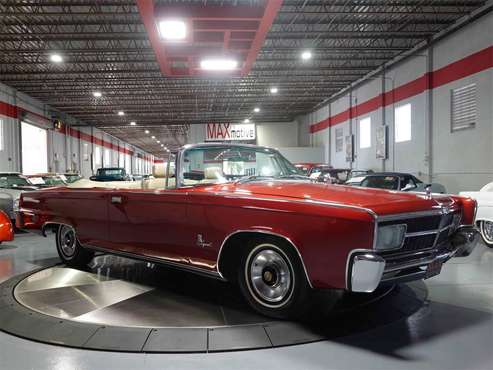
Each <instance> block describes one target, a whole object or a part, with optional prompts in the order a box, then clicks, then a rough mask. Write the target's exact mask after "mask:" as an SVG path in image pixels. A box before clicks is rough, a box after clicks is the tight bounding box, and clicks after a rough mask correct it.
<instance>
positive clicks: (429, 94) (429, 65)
mask: <svg viewBox="0 0 493 370" xmlns="http://www.w3.org/2000/svg"><path fill="white" fill-rule="evenodd" d="M425 73H426V74H425V79H426V89H427V90H426V92H425V123H426V140H425V142H426V155H425V158H424V159H425V163H426V164H427V165H428V174H427V175H428V182H430V183H431V182H433V45H429V46H428V53H427V55H426V72H425Z"/></svg>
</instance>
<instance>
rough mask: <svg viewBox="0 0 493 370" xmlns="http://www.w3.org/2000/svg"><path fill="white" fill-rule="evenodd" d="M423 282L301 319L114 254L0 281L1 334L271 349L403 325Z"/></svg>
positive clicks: (225, 288) (136, 346)
mask: <svg viewBox="0 0 493 370" xmlns="http://www.w3.org/2000/svg"><path fill="white" fill-rule="evenodd" d="M426 294H427V293H426V287H425V285H424V284H423V283H422V282H418V283H411V284H402V285H399V286H396V287H394V286H387V287H382V288H379V289H378V290H377V291H376V292H375V293H373V294H351V295H347V296H346V297H344V298H343V299H342V300H341V301H340V302H339V304H338V305H337V306H336V308H335V309H334V310H332V311H331V312H325V310H324V303H323V302H324V297H323V293H321V294H319V297H317V307H318V309H317V311H316V312H314V313H313V314H311V315H310V318H309V320H305V321H303V322H289V321H279V320H273V319H271V318H268V317H265V316H261V315H259V314H256V313H255V312H254V311H252V310H251V309H250V308H249V307H248V305H247V304H246V302H244V301H243V298H242V297H241V295H240V293H239V292H238V290H237V289H236V288H235V287H234V286H233V285H232V284H228V283H224V282H221V281H216V280H212V279H208V278H204V277H200V276H196V275H192V274H189V273H186V272H181V271H176V270H171V269H166V268H163V267H160V266H158V265H155V264H151V263H145V262H138V261H135V260H130V259H126V258H121V257H116V256H112V255H102V256H97V257H96V258H95V259H94V260H93V261H92V263H91V264H90V266H89V267H88V268H87V270H86V271H82V270H76V269H72V268H68V267H65V266H63V265H56V266H53V267H50V268H47V269H42V270H38V271H35V272H30V273H28V274H24V275H20V276H17V277H14V278H12V279H10V280H8V281H6V282H4V283H2V284H0V330H3V331H5V332H8V333H11V334H14V335H17V336H20V337H23V338H27V339H31V340H36V341H40V342H46V343H51V344H58V345H65V346H70V347H77V348H87V349H99V350H113V351H129V352H217V351H232V350H246V349H258V348H272V347H277V346H286V345H294V344H302V343H309V342H314V341H319V340H325V339H331V338H336V337H341V336H346V335H351V334H357V333H360V332H363V331H366V330H369V329H371V328H375V327H377V326H381V325H385V324H388V323H390V322H393V321H396V320H401V319H405V318H407V317H408V316H409V315H411V314H412V313H414V312H416V311H417V310H418V309H419V308H420V307H421V306H422V305H423V302H424V300H425V299H426Z"/></svg>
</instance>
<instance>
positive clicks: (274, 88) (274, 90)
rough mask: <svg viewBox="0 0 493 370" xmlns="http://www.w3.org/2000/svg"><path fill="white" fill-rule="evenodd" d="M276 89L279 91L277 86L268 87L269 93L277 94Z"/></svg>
mask: <svg viewBox="0 0 493 370" xmlns="http://www.w3.org/2000/svg"><path fill="white" fill-rule="evenodd" d="M278 91H279V89H278V88H277V87H271V88H270V93H271V94H277V93H278Z"/></svg>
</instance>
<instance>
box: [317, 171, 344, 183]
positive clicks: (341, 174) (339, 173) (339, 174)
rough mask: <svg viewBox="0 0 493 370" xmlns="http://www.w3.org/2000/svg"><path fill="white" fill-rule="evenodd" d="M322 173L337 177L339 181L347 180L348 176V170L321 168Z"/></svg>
mask: <svg viewBox="0 0 493 370" xmlns="http://www.w3.org/2000/svg"><path fill="white" fill-rule="evenodd" d="M322 175H323V176H324V175H330V177H332V178H334V179H337V180H339V181H347V179H348V176H349V170H333V169H327V170H322Z"/></svg>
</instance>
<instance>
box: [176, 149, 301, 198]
mask: <svg viewBox="0 0 493 370" xmlns="http://www.w3.org/2000/svg"><path fill="white" fill-rule="evenodd" d="M235 147H236V148H244V149H250V150H255V151H262V150H263V151H270V152H273V153H276V154H277V155H279V156H280V157H282V158H283V159H285V160H286V161H287V162H289V163H291V162H290V161H289V160H288V159H286V158H285V157H284V156H283V155H282V154H281V153H280V152H279V151H278V150H277V149H274V148H270V147H267V146H259V145H253V144H235V143H217V142H211V143H200V144H187V145H184V146H183V147H181V149H180V150H179V151H178V153H177V160H176V168H175V176H176V188H190V187H195V186H200V185H211V184H212V183H211V184H196V185H185V184H184V183H183V182H184V177H183V171H182V168H184V161H185V153H186V152H187V151H188V150H191V149H197V148H235ZM291 165H293V164H292V163H291ZM293 168H295V167H294V165H293ZM228 182H233V181H228Z"/></svg>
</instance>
